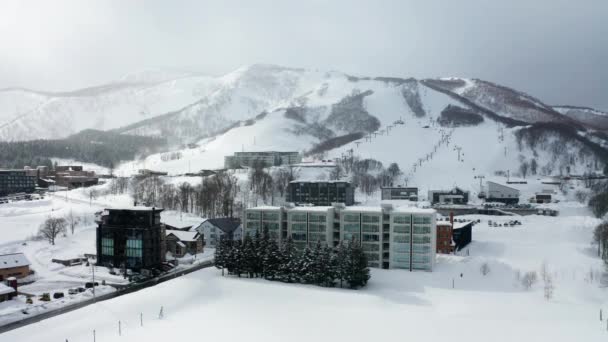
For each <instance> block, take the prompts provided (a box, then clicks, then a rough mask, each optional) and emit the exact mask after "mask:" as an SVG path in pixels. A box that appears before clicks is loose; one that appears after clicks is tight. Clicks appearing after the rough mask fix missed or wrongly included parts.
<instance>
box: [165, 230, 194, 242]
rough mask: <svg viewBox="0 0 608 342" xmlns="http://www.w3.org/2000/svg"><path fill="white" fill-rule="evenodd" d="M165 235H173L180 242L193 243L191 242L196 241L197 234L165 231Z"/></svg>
mask: <svg viewBox="0 0 608 342" xmlns="http://www.w3.org/2000/svg"><path fill="white" fill-rule="evenodd" d="M165 235H166V236H169V235H173V236H175V237H176V238H178V239H179V240H180V241H188V242H193V241H196V240H197V238H198V236H199V233H198V232H197V231H193V232H189V231H183V230H171V229H167V230H165Z"/></svg>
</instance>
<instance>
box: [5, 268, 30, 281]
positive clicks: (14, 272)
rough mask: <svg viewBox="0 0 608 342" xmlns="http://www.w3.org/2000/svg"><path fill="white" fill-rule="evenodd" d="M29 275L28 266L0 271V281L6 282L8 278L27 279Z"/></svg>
mask: <svg viewBox="0 0 608 342" xmlns="http://www.w3.org/2000/svg"><path fill="white" fill-rule="evenodd" d="M29 274H30V267H29V266H21V267H12V268H3V269H0V281H4V280H6V278H9V277H15V278H17V279H19V278H24V277H27V276H28V275H29Z"/></svg>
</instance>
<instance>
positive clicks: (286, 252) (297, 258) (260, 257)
mask: <svg viewBox="0 0 608 342" xmlns="http://www.w3.org/2000/svg"><path fill="white" fill-rule="evenodd" d="M215 267H217V268H218V269H221V270H222V275H224V271H227V272H228V274H231V275H235V276H238V277H241V276H243V275H245V276H248V277H249V278H264V279H267V280H273V281H282V282H286V283H299V284H312V285H317V286H323V287H335V286H337V285H339V286H340V287H344V286H345V285H346V286H348V287H349V288H351V289H357V288H360V287H363V286H365V285H366V284H367V281H368V280H369V279H370V272H369V268H368V265H367V257H366V255H365V253H364V252H363V249H362V248H361V245H360V244H359V243H358V242H357V241H355V240H353V241H350V242H347V243H340V245H338V247H336V248H331V247H328V246H327V245H324V244H321V243H320V242H317V244H316V246H315V247H314V248H310V247H306V248H305V249H304V250H298V249H297V248H296V246H295V245H294V242H293V241H292V240H291V238H288V239H287V241H286V242H285V243H283V244H282V245H281V246H279V245H278V244H277V242H276V241H275V240H273V239H271V238H270V235H269V233H268V229H265V230H264V232H263V233H262V234H260V233H259V232H256V234H255V236H254V237H253V238H252V237H251V236H250V235H249V234H247V235H246V236H245V238H244V239H243V241H242V242H241V241H240V240H237V241H233V240H229V239H226V238H222V239H221V240H220V243H219V245H218V246H217V248H216V249H215Z"/></svg>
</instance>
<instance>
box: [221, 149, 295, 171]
mask: <svg viewBox="0 0 608 342" xmlns="http://www.w3.org/2000/svg"><path fill="white" fill-rule="evenodd" d="M301 162H302V156H301V155H300V153H298V152H291V151H290V152H279V151H257V152H235V153H234V155H232V156H225V157H224V168H225V169H239V168H243V167H252V166H254V165H255V164H258V165H261V166H263V167H270V166H280V165H289V164H297V163H301Z"/></svg>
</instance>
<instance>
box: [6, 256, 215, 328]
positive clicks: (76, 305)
mask: <svg viewBox="0 0 608 342" xmlns="http://www.w3.org/2000/svg"><path fill="white" fill-rule="evenodd" d="M208 267H213V260H209V261H205V262H202V263H200V264H198V265H196V266H192V267H190V268H187V269H184V270H180V271H176V272H171V273H167V274H163V275H160V276H158V277H156V278H152V279H149V280H146V281H144V282H141V283H136V284H134V285H132V286H129V287H126V288H124V289H120V290H118V291H115V292H112V293H108V294H105V295H101V296H97V297H96V298H91V299H88V300H85V301H82V302H78V303H74V304H70V305H66V306H64V307H61V308H58V309H55V310H51V311H47V312H44V313H41V314H39V315H36V316H31V317H27V318H24V319H22V320H19V321H16V322H12V323H8V324H5V325H3V326H0V334H3V333H5V332H7V331H11V330H15V329H19V328H21V327H24V326H27V325H30V324H34V323H37V322H40V321H42V320H45V319H47V318H51V317H55V316H58V315H62V314H64V313H67V312H70V311H74V310H78V309H80V308H84V307H85V306H88V305H91V304H93V303H96V302H101V301H105V300H108V299H112V298H116V297H120V296H124V295H126V294H129V293H133V292H137V291H139V290H143V289H145V288H148V287H151V286H154V285H157V284H160V283H164V282H166V281H169V280H171V279H175V278H177V277H181V276H183V275H186V274H189V273H192V272H195V271H199V270H202V269H204V268H208Z"/></svg>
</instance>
